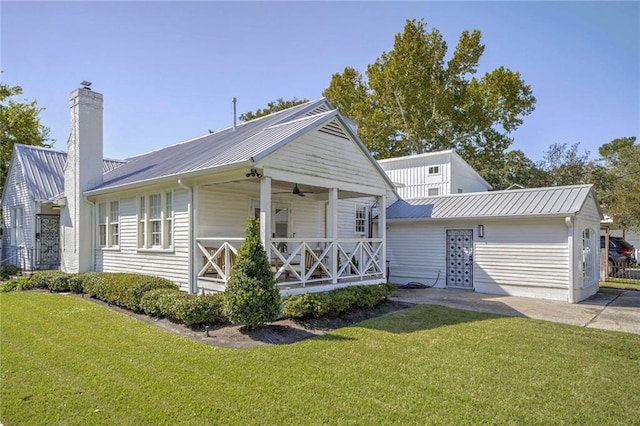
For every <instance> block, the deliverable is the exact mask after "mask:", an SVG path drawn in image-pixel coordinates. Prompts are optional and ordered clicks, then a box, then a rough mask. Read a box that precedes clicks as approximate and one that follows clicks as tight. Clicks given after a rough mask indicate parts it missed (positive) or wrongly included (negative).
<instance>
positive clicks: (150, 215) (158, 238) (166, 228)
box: [138, 192, 173, 249]
mask: <svg viewBox="0 0 640 426" xmlns="http://www.w3.org/2000/svg"><path fill="white" fill-rule="evenodd" d="M138 205H139V211H138V247H139V248H147V249H166V248H169V247H171V246H172V245H173V193H171V192H166V193H159V194H149V195H143V196H141V197H140V198H139V204H138Z"/></svg>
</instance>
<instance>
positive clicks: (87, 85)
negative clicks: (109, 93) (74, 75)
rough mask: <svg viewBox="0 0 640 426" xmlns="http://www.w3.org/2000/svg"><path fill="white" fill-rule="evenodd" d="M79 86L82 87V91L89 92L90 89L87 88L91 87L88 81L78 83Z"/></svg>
mask: <svg viewBox="0 0 640 426" xmlns="http://www.w3.org/2000/svg"><path fill="white" fill-rule="evenodd" d="M80 85H81V86H82V88H83V89H87V90H91V88H90V87H89V86H91V82H90V81H87V80H83V81H82V83H80Z"/></svg>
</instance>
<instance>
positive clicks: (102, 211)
mask: <svg viewBox="0 0 640 426" xmlns="http://www.w3.org/2000/svg"><path fill="white" fill-rule="evenodd" d="M98 243H99V244H100V247H106V246H107V203H100V204H98Z"/></svg>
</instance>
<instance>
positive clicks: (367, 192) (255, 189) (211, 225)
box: [193, 170, 387, 294]
mask: <svg viewBox="0 0 640 426" xmlns="http://www.w3.org/2000/svg"><path fill="white" fill-rule="evenodd" d="M294 179H295V180H294ZM385 202H386V196H385V188H375V187H368V186H367V185H362V184H355V183H350V184H349V183H347V184H345V183H343V182H333V181H331V180H329V179H326V178H325V179H319V178H310V177H308V176H295V177H292V176H280V175H278V173H277V172H276V171H273V170H260V171H256V173H255V174H254V175H251V173H247V174H243V175H242V177H241V178H239V179H235V180H230V181H227V182H211V183H202V184H201V185H199V186H197V187H196V188H194V206H195V207H196V208H195V211H196V214H197V220H196V224H197V226H196V229H195V233H194V243H195V244H194V248H193V253H194V255H193V267H194V274H195V276H196V280H195V281H196V284H197V288H195V289H193V290H194V291H197V292H202V291H205V292H208V291H223V290H224V288H225V284H226V282H227V281H228V279H229V277H230V274H231V269H232V268H233V265H234V263H235V259H236V256H237V251H238V247H239V246H240V244H241V243H242V241H243V240H244V235H243V230H244V226H245V223H246V219H247V217H252V216H253V217H258V218H259V219H260V237H261V240H262V243H263V245H264V247H265V250H266V253H267V257H268V259H269V261H270V263H271V269H272V271H273V273H274V276H275V278H276V281H277V286H278V288H279V289H280V290H281V291H282V292H283V293H284V294H295V293H301V292H309V291H326V290H330V289H334V288H339V287H344V286H348V285H354V284H357V285H362V284H380V283H384V282H386V281H387V268H386V259H385V230H386V221H385V209H384V206H385ZM379 206H382V208H379ZM374 215H375V216H377V217H378V220H377V223H376V225H377V226H375V227H373V226H372V220H371V218H372V217H373V216H374Z"/></svg>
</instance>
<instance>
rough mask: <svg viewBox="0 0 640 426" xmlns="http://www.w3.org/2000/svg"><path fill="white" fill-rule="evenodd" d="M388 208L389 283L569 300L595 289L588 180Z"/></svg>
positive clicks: (595, 213)
mask: <svg viewBox="0 0 640 426" xmlns="http://www.w3.org/2000/svg"><path fill="white" fill-rule="evenodd" d="M386 216H387V260H389V266H390V278H389V281H390V282H392V283H395V284H408V283H420V284H425V285H430V286H434V287H440V288H458V289H467V290H475V291H477V292H480V293H490V294H508V295H512V296H526V297H536V298H541V299H552V300H562V301H567V302H570V303H575V302H579V301H581V300H583V299H586V298H587V297H589V296H591V295H593V294H595V293H596V292H597V291H598V278H599V262H598V252H599V250H598V247H599V238H600V237H599V234H600V221H601V220H602V213H601V211H600V207H599V204H598V201H597V200H596V197H595V193H594V190H593V186H592V185H578V186H565V187H553V188H532V189H520V190H508V191H493V192H479V193H469V194H456V195H447V196H442V197H428V198H421V199H413V200H399V201H397V202H395V203H394V204H392V205H391V206H390V207H389V208H388V209H387V215H386Z"/></svg>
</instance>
